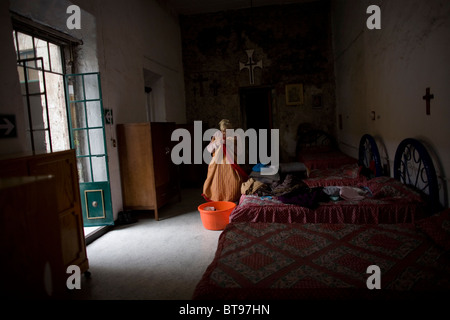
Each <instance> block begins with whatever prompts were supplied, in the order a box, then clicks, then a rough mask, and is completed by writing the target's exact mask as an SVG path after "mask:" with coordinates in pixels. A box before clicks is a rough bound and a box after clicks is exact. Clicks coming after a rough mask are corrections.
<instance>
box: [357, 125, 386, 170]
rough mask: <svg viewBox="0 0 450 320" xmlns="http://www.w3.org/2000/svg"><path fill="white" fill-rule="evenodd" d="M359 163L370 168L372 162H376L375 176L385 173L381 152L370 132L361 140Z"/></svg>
mask: <svg viewBox="0 0 450 320" xmlns="http://www.w3.org/2000/svg"><path fill="white" fill-rule="evenodd" d="M358 151H359V152H358V165H360V166H364V167H366V168H370V163H371V162H372V161H374V163H375V172H374V174H375V177H380V176H382V175H383V166H382V165H381V157H380V152H379V151H378V146H377V143H376V142H375V139H374V138H373V137H372V136H371V135H370V134H365V135H363V136H362V137H361V140H360V141H359V150H358Z"/></svg>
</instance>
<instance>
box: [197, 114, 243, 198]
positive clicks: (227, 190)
mask: <svg viewBox="0 0 450 320" xmlns="http://www.w3.org/2000/svg"><path fill="white" fill-rule="evenodd" d="M219 128H220V131H219V130H218V131H217V132H216V133H215V134H214V136H213V137H212V139H211V142H210V143H209V145H208V146H207V150H208V151H209V152H210V153H212V154H213V156H212V159H211V162H210V163H209V166H208V175H207V177H206V180H205V183H204V184H203V194H202V196H203V197H204V198H205V200H207V201H232V202H236V201H238V200H239V197H240V196H241V185H242V183H243V182H245V181H246V180H247V179H248V176H247V174H246V173H245V172H244V170H242V168H241V167H240V166H239V165H238V164H237V161H236V152H237V138H236V137H235V136H231V137H227V136H226V130H227V129H233V126H232V125H231V122H230V121H229V120H227V119H222V120H221V121H220V122H219Z"/></svg>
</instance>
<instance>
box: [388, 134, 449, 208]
mask: <svg viewBox="0 0 450 320" xmlns="http://www.w3.org/2000/svg"><path fill="white" fill-rule="evenodd" d="M394 178H395V179H397V180H399V181H400V182H402V183H404V184H406V185H410V186H412V187H413V188H415V189H416V190H419V191H422V192H423V193H424V194H426V195H427V200H428V202H429V206H430V210H431V213H436V212H438V211H439V210H440V209H441V204H440V202H439V187H438V180H437V175H436V169H435V168H434V164H433V160H432V159H431V156H430V154H429V153H428V151H427V149H426V148H425V146H424V145H423V144H422V143H421V142H420V141H419V140H416V139H413V138H407V139H405V140H403V141H402V142H401V143H400V144H399V145H398V147H397V150H396V152H395V159H394Z"/></svg>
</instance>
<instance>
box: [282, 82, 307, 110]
mask: <svg viewBox="0 0 450 320" xmlns="http://www.w3.org/2000/svg"><path fill="white" fill-rule="evenodd" d="M300 104H303V84H301V83H299V84H287V85H286V105H287V106H295V105H300Z"/></svg>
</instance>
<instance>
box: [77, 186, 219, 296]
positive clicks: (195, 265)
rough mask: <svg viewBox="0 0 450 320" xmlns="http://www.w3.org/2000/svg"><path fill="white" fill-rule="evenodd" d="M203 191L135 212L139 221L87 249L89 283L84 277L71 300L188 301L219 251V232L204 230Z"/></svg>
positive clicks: (188, 192)
mask: <svg viewBox="0 0 450 320" xmlns="http://www.w3.org/2000/svg"><path fill="white" fill-rule="evenodd" d="M200 194H201V189H198V188H197V189H195V188H194V189H183V190H182V199H181V202H178V200H177V199H174V200H172V201H171V203H169V204H167V205H165V206H164V207H162V208H161V209H160V212H159V215H160V220H159V221H155V220H154V215H153V212H152V211H149V212H138V213H133V214H134V217H136V218H138V222H136V223H134V224H129V225H123V226H116V227H114V228H113V229H112V230H111V231H109V232H107V233H106V234H105V235H103V236H102V237H100V238H98V239H97V240H95V241H94V242H92V243H91V244H89V245H88V246H87V255H88V259H89V266H90V267H89V271H90V273H91V276H90V278H86V277H85V276H82V281H81V289H79V290H77V289H73V290H72V291H71V292H70V296H71V297H72V298H73V299H92V300H98V299H100V300H103V299H106V300H115V299H120V300H128V299H133V300H185V299H191V297H192V293H193V291H194V289H195V286H196V284H197V283H198V281H199V280H200V278H201V276H202V274H203V273H204V271H205V270H206V268H207V266H208V265H209V264H210V263H211V261H212V259H213V257H214V254H215V252H216V249H217V241H218V238H219V235H220V234H221V231H211V230H207V229H205V228H204V227H203V225H202V222H201V219H200V214H199V212H198V210H197V207H198V205H200V204H201V203H203V202H204V200H203V198H202V197H201V196H200Z"/></svg>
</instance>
